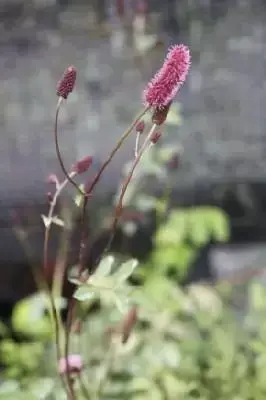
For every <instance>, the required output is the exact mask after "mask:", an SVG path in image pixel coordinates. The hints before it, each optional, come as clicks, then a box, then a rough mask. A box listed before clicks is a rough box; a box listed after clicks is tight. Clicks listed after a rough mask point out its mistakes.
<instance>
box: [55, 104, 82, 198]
mask: <svg viewBox="0 0 266 400" xmlns="http://www.w3.org/2000/svg"><path fill="white" fill-rule="evenodd" d="M62 102H63V97H59V100H58V102H57V106H56V113H55V125H54V140H55V150H56V156H57V158H58V161H59V164H60V167H61V169H62V171H63V173H64V175H65V178H66V179H67V180H68V182H70V183H71V184H72V185H73V186H74V187H75V188H76V189H77V190H78V192H79V193H80V194H82V195H84V193H83V191H82V190H81V189H80V187H79V186H78V185H77V184H76V182H75V181H74V180H73V179H72V176H71V174H69V173H68V172H67V170H66V167H65V165H64V162H63V159H62V156H61V152H60V148H59V143H58V116H59V111H60V109H61V105H62Z"/></svg>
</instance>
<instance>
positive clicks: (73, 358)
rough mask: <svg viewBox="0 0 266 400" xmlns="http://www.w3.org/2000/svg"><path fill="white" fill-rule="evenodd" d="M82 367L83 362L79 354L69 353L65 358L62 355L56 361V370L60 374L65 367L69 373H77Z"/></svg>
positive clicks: (64, 370)
mask: <svg viewBox="0 0 266 400" xmlns="http://www.w3.org/2000/svg"><path fill="white" fill-rule="evenodd" d="M67 364H68V365H67ZM82 368H83V362H82V359H81V356H80V355H79V354H70V355H69V356H68V358H67V360H66V358H65V357H63V358H60V360H59V362H58V371H59V374H60V375H65V374H66V372H67V369H69V372H70V373H71V374H79V373H80V372H81V370H82Z"/></svg>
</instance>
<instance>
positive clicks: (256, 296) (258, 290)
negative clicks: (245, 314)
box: [249, 283, 266, 312]
mask: <svg viewBox="0 0 266 400" xmlns="http://www.w3.org/2000/svg"><path fill="white" fill-rule="evenodd" d="M249 298H250V303H251V307H252V309H253V310H254V311H256V312H260V311H265V309H266V291H265V287H263V286H262V285H261V284H260V283H252V285H251V286H250V288H249Z"/></svg>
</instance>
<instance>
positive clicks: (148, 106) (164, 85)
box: [43, 44, 191, 400]
mask: <svg viewBox="0 0 266 400" xmlns="http://www.w3.org/2000/svg"><path fill="white" fill-rule="evenodd" d="M190 64H191V56H190V51H189V49H188V47H186V46H185V45H182V44H181V45H175V46H173V47H171V48H170V49H169V51H168V54H167V57H166V59H165V61H164V63H163V65H162V67H161V69H160V70H159V71H158V72H157V73H156V74H155V76H154V77H153V78H152V80H151V81H150V82H149V83H148V85H147V87H146V88H145V90H144V91H143V109H142V110H141V111H140V112H139V114H138V115H137V116H136V118H135V119H134V121H133V123H132V124H131V125H130V126H129V127H128V129H127V130H126V131H125V132H124V133H123V135H122V136H121V137H120V139H119V140H118V142H117V143H116V145H115V146H114V148H113V149H112V151H111V152H110V155H109V156H108V158H107V159H106V161H105V162H104V163H103V164H102V166H101V168H100V169H99V171H98V172H97V173H96V175H95V176H94V178H93V179H92V180H90V181H88V182H86V181H85V183H84V185H83V186H82V187H81V186H79V185H78V184H77V183H76V181H75V177H76V176H77V175H80V174H83V173H85V172H86V171H87V170H88V169H89V168H90V166H91V164H92V163H93V159H92V157H91V156H90V155H89V156H87V157H85V158H84V159H82V160H80V161H78V162H76V163H75V164H74V165H73V166H72V168H70V169H68V168H66V167H65V164H64V161H63V157H62V154H61V151H60V145H59V140H58V119H59V112H60V109H61V107H62V105H63V103H64V101H66V100H67V98H68V96H69V95H70V94H71V92H72V91H73V89H74V87H75V83H76V76H77V70H76V68H75V67H74V66H70V67H68V68H67V69H66V70H65V72H64V74H63V76H62V79H61V80H60V81H59V82H58V85H57V92H56V93H57V96H58V102H57V107H56V115H55V125H54V141H55V149H56V154H57V158H58V161H59V163H60V166H61V169H62V171H63V173H64V180H63V181H62V182H60V181H59V179H58V178H57V177H56V176H55V175H51V176H50V178H49V181H50V183H53V184H54V187H55V191H54V193H53V194H51V193H49V202H50V208H49V212H48V215H47V216H43V221H44V225H45V240H44V265H43V272H44V275H46V272H47V268H48V264H49V262H48V255H49V235H50V230H51V227H52V225H53V224H57V225H61V226H62V227H63V226H64V222H63V221H62V220H61V219H60V218H59V217H58V216H56V215H55V206H56V203H57V199H58V197H59V196H60V195H61V193H62V191H63V189H64V188H65V186H66V185H67V184H68V183H69V184H71V185H73V186H74V187H75V188H76V190H77V191H78V192H79V194H80V195H81V196H82V207H81V213H82V215H81V239H80V250H79V257H78V267H77V274H76V277H75V279H76V282H77V284H81V283H82V282H83V283H84V282H85V281H86V282H91V281H93V278H94V276H93V275H92V274H90V273H88V271H87V270H86V265H84V256H85V250H86V242H87V231H86V224H85V216H86V208H87V204H88V202H89V200H90V198H91V197H92V196H93V192H94V188H95V186H96V185H97V183H98V182H99V180H100V178H101V176H102V174H103V173H104V171H105V169H106V168H107V167H108V165H109V163H110V162H111V161H112V159H113V157H114V156H115V155H116V153H117V152H118V151H119V150H120V148H121V147H122V145H123V144H124V142H125V140H126V139H127V138H128V137H129V135H130V134H131V133H132V132H133V131H135V132H137V135H136V143H135V149H134V152H133V154H134V159H133V160H132V164H131V166H130V168H129V172H128V174H127V176H126V177H125V179H124V182H123V184H122V187H121V192H120V194H119V196H118V202H117V204H116V206H115V207H114V212H113V220H112V227H111V234H110V239H109V242H108V244H107V247H106V249H105V251H104V253H103V254H106V253H107V252H108V250H109V249H110V245H111V242H112V239H113V236H114V233H115V231H116V227H117V224H118V221H119V218H120V216H121V212H122V208H123V199H124V195H125V193H126V190H127V188H128V186H129V184H130V182H131V180H132V178H133V175H134V171H135V169H136V168H137V166H138V165H139V163H140V161H141V158H142V156H143V155H144V153H146V152H148V151H149V149H150V148H151V147H152V146H153V145H155V144H156V143H157V142H158V140H160V139H161V137H162V136H163V135H162V126H163V124H164V122H165V120H166V118H167V114H168V111H169V109H170V107H171V104H172V101H173V99H174V97H175V96H176V94H177V93H178V91H179V89H180V88H181V86H182V84H183V83H184V82H185V80H186V77H187V74H188V71H189V68H190ZM146 113H151V119H150V126H149V124H145V126H144V124H142V117H143V116H144V115H145V114H146ZM101 261H102V257H101V259H100V260H98V263H101ZM130 265H131V266H130V268H132V266H133V267H134V266H135V265H136V263H135V262H133V264H130ZM55 268H56V271H55V276H56V277H57V279H58V277H60V279H63V277H64V274H65V270H66V266H64V267H63V271H62V265H61V263H60V265H56V266H55ZM97 268H98V267H97V265H96V266H95V268H93V270H94V271H95V270H96V271H97ZM105 272H106V271H105ZM122 275H123V274H122ZM127 275H128V273H127V272H126V274H125V276H127ZM113 276H114V277H115V276H116V272H115V273H114V275H113ZM59 287H60V285H59ZM98 289H99V287H98ZM47 294H48V296H49V299H50V305H51V307H50V309H51V316H52V318H53V321H54V328H55V329H54V335H55V344H56V349H57V365H58V372H59V374H60V376H61V377H62V382H63V384H64V387H65V390H66V393H67V398H68V399H69V400H76V399H77V392H76V385H75V379H74V378H73V377H79V376H80V374H79V373H77V372H80V371H81V369H82V357H81V355H77V354H70V352H69V347H70V345H69V343H70V337H71V333H72V329H73V326H74V325H75V326H76V323H77V318H76V317H77V301H78V300H77V298H78V296H76V298H75V296H73V297H72V298H71V300H70V304H69V306H68V314H67V319H66V323H65V325H64V326H63V324H62V321H61V320H60V314H59V312H58V310H57V306H56V296H60V295H61V293H54V292H52V291H50V290H49V289H48V288H47ZM135 314H136V313H135V311H134V309H133V311H131V314H130V315H131V317H132V315H134V318H135ZM134 318H131V319H132V320H133V319H134ZM129 319H130V318H129ZM126 320H127V319H126ZM131 322H132V321H131ZM129 325H130V324H129ZM125 326H126V328H125V329H124V330H123V338H122V340H125V337H127V335H128V334H129V331H130V329H129V326H127V325H125ZM81 330H82V325H81V323H80V321H79V331H81ZM62 338H63V339H64V340H63V343H62ZM73 373H75V374H74V375H73Z"/></svg>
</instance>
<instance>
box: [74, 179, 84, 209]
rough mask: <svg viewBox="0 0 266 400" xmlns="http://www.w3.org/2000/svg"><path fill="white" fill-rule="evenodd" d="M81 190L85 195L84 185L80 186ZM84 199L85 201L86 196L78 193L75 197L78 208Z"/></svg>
mask: <svg viewBox="0 0 266 400" xmlns="http://www.w3.org/2000/svg"><path fill="white" fill-rule="evenodd" d="M79 189H80V190H81V191H82V192H84V194H85V191H84V185H83V184H81V185H79ZM83 199H84V196H83V195H82V194H81V193H78V194H77V195H76V196H75V198H74V203H75V204H76V206H77V207H81V205H82V201H83Z"/></svg>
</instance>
